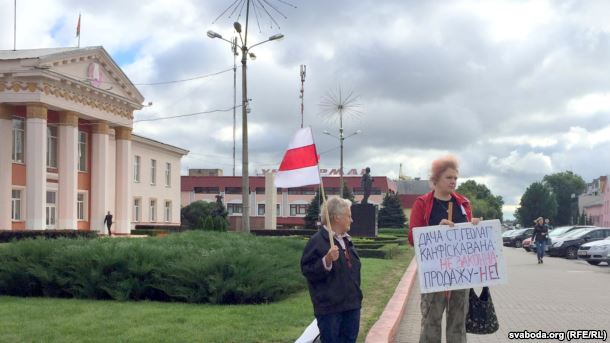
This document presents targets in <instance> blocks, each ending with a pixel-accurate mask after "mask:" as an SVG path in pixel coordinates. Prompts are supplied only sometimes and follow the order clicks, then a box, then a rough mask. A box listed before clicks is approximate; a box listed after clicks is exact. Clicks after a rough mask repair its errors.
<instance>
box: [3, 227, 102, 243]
mask: <svg viewBox="0 0 610 343" xmlns="http://www.w3.org/2000/svg"><path fill="white" fill-rule="evenodd" d="M60 237H64V238H95V237H97V232H95V231H79V230H26V231H9V230H6V231H4V230H0V243H6V242H10V241H13V240H22V239H27V238H60Z"/></svg>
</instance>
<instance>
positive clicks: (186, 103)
mask: <svg viewBox="0 0 610 343" xmlns="http://www.w3.org/2000/svg"><path fill="white" fill-rule="evenodd" d="M17 2H18V4H17V18H18V19H17V48H18V49H29V48H49V47H65V46H75V45H76V42H77V40H76V38H75V29H76V22H77V19H78V14H79V13H82V23H81V46H99V45H101V46H104V48H105V49H106V50H107V51H108V52H109V53H110V55H111V56H112V57H113V58H114V59H115V61H116V62H117V63H118V64H119V66H120V67H121V68H123V70H124V71H125V72H126V74H127V75H128V76H129V78H130V79H131V80H132V82H134V83H136V84H143V83H154V82H160V81H171V80H182V79H188V78H193V77H197V76H203V75H208V74H211V73H216V72H219V71H223V70H227V69H230V68H231V67H232V65H233V57H232V54H231V51H230V46H229V44H228V43H225V42H223V41H221V40H219V39H210V38H208V37H207V36H206V31H208V30H214V31H216V32H218V33H220V34H221V35H223V36H224V37H227V38H229V39H230V37H232V35H233V28H232V23H233V21H235V20H236V14H234V15H233V16H232V17H229V15H230V14H231V10H229V11H228V12H227V13H226V14H225V15H223V16H221V18H220V19H218V21H216V22H214V20H215V19H216V18H217V17H218V16H219V15H220V14H221V13H223V11H224V10H225V9H226V8H227V7H229V6H230V5H231V4H232V3H233V2H234V0H208V1H196V0H191V1H189V0H147V1H120V0H106V1H82V0H78V1H77V0H48V1H44V3H45V5H44V6H42V5H41V2H39V1H24V0H18V1H17ZM286 2H288V3H290V4H292V5H294V6H296V8H293V7H292V6H288V5H286V4H285V3H286ZM254 3H255V4H257V9H256V12H254V10H252V12H251V16H250V26H249V34H248V43H249V45H251V44H253V43H257V42H259V41H262V40H265V39H266V38H267V37H269V36H271V35H273V34H275V33H279V32H281V33H283V34H284V35H285V38H284V39H283V40H280V41H274V42H269V43H266V44H264V45H261V46H258V47H256V48H254V49H253V52H254V53H255V54H256V55H257V58H256V60H254V61H252V60H249V61H248V97H249V98H251V99H252V102H251V113H250V116H249V122H248V123H249V137H250V139H249V144H250V149H249V151H250V163H251V164H250V173H251V174H253V173H254V172H255V170H259V171H260V170H261V169H264V168H265V169H266V168H274V167H277V165H278V164H279V162H280V160H281V158H282V155H283V152H284V149H285V147H286V146H287V144H288V141H289V138H290V136H291V135H292V134H293V133H294V131H295V130H296V129H298V128H299V126H300V99H299V89H300V76H299V65H301V64H305V65H307V76H306V81H305V124H306V125H311V126H312V127H313V129H314V134H315V140H316V143H317V146H318V150H319V151H320V152H323V154H322V160H321V163H322V167H324V168H338V165H339V149H338V140H337V139H335V138H332V137H330V136H327V135H324V134H322V132H323V131H324V130H328V131H330V132H331V133H334V134H337V133H338V127H339V123H338V120H337V117H336V116H329V115H328V114H326V115H324V113H323V112H324V111H323V108H322V107H321V106H320V104H321V103H322V102H324V100H323V98H324V97H325V96H327V95H328V94H329V93H330V92H334V93H336V92H337V89H338V88H341V89H342V91H343V92H344V93H347V92H349V91H353V92H354V93H355V94H357V95H358V96H359V98H358V101H357V104H358V106H357V107H356V110H357V111H359V112H360V113H353V112H349V111H348V112H347V113H346V115H345V118H344V128H345V132H346V134H350V133H352V132H354V131H356V130H362V133H361V134H359V135H355V136H352V137H350V138H348V139H347V140H346V141H345V144H346V146H345V150H344V153H345V168H346V169H351V168H358V169H360V168H363V167H365V166H370V167H371V169H372V173H373V174H374V175H386V176H389V177H392V178H396V177H397V176H398V170H399V164H400V163H402V164H403V166H404V171H405V174H407V175H409V176H413V177H422V178H427V177H428V173H429V165H430V162H431V161H432V160H433V159H435V158H437V157H439V156H441V155H444V154H447V153H450V154H454V155H456V156H457V157H458V158H459V159H460V161H461V168H460V176H461V178H462V181H463V180H466V179H474V180H476V181H477V182H482V183H484V184H486V185H487V186H488V187H489V188H490V189H491V190H492V192H493V193H494V194H496V195H501V196H503V197H504V200H505V203H506V206H505V208H504V214H505V218H512V216H513V213H514V210H515V208H516V207H517V205H518V203H519V199H520V197H521V195H522V194H523V191H524V190H525V188H526V187H527V186H528V185H529V184H530V183H532V182H534V181H539V180H541V179H542V177H543V176H544V175H545V174H548V173H554V172H560V171H565V170H572V171H574V172H575V173H577V174H579V175H581V176H582V177H583V178H584V179H585V181H587V182H589V181H591V180H592V179H593V178H596V177H599V176H600V175H606V174H609V173H610V160H609V157H610V152H609V151H610V113H609V112H610V21H608V19H607V15H608V13H610V2H608V1H603V0H601V1H543V0H533V1H491V0H485V1H427V0H426V1H424V0H420V1H405V0H396V1H394V0H384V1H378V0H376V1H373V0H356V1H354V0H352V1H346V0H337V1H326V0H325V1H322V0H285V1H280V0H267V1H263V0H261V1H254ZM260 3H263V4H265V5H266V6H267V10H268V11H269V13H271V14H272V15H273V18H274V19H275V20H276V21H277V24H278V25H279V27H278V26H277V25H276V24H274V23H273V22H272V21H271V20H270V18H269V16H268V15H267V14H265V12H264V10H265V9H263V8H262V7H261V6H260ZM269 4H271V5H273V6H274V7H276V8H277V9H278V10H279V11H280V12H282V13H283V14H284V15H285V16H286V18H284V17H283V16H282V15H280V14H279V13H278V12H276V11H275V10H273V9H272V8H270V7H269ZM0 6H1V10H0V16H1V17H0V49H12V48H13V0H0ZM238 12H239V11H238ZM253 13H254V14H255V15H252V14H253ZM256 14H258V21H257V20H256ZM244 16H245V11H243V13H242V17H241V18H239V20H240V21H241V22H242V25H245V24H244V22H245V20H244ZM238 64H239V60H238ZM240 72H241V71H240V70H239V69H238V78H237V84H238V87H237V88H238V91H237V99H238V104H239V102H240V99H241V76H240ZM138 88H139V89H140V91H141V93H142V94H143V95H144V96H145V98H146V102H148V101H152V102H153V105H152V106H151V107H146V108H144V109H143V110H142V111H140V112H138V113H136V120H138V119H145V118H155V117H164V116H172V115H180V114H188V113H194V112H202V111H211V110H217V109H227V108H231V107H232V106H233V72H232V71H230V72H225V73H221V74H219V75H216V76H212V77H207V78H200V79H196V80H193V81H188V82H177V83H171V84H166V85H158V86H145V85H141V86H138ZM237 114H238V116H237V117H238V122H237V126H238V141H237V147H238V151H237V157H238V160H237V169H238V170H237V173H238V175H241V139H240V137H241V130H240V129H239V128H240V127H241V112H240V109H238V111H237ZM232 127H233V113H232V111H227V112H215V113H210V114H203V115H199V116H193V117H188V118H182V119H172V120H162V121H154V122H139V123H135V124H134V132H135V133H136V134H139V135H143V136H146V137H149V138H153V139H156V140H160V141H163V142H165V143H168V144H172V145H176V146H179V147H181V148H185V149H188V150H190V152H191V153H190V154H189V155H188V156H187V157H186V158H184V159H183V162H182V167H183V171H185V170H186V169H187V168H222V169H224V173H225V175H231V174H232V164H233V160H232V147H233V140H232Z"/></svg>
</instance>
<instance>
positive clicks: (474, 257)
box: [413, 219, 507, 293]
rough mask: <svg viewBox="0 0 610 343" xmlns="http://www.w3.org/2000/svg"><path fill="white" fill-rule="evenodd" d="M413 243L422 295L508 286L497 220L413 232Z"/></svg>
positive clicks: (420, 228) (421, 229)
mask: <svg viewBox="0 0 610 343" xmlns="http://www.w3.org/2000/svg"><path fill="white" fill-rule="evenodd" d="M413 242H414V247H415V257H416V258H417V271H418V276H419V285H420V290H421V293H430V292H439V291H446V290H452V289H465V288H472V287H483V286H492V285H497V284H502V283H506V282H507V275H506V265H505V263H504V256H503V254H502V237H501V226H500V221H499V220H497V219H495V220H485V221H481V222H480V223H479V224H478V225H472V224H471V223H460V224H455V226H454V227H449V226H447V225H438V226H427V227H419V228H415V230H414V231H413Z"/></svg>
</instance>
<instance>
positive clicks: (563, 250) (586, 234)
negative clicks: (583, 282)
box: [549, 227, 610, 259]
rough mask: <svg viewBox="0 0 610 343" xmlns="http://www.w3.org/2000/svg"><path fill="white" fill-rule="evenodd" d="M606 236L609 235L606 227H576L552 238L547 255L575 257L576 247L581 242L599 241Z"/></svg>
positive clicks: (609, 231)
mask: <svg viewBox="0 0 610 343" xmlns="http://www.w3.org/2000/svg"><path fill="white" fill-rule="evenodd" d="M608 236H610V229H608V228H599V227H597V228H580V229H576V230H573V231H571V232H568V233H567V234H565V235H562V236H560V237H559V238H557V239H553V244H552V245H551V248H550V249H549V255H551V256H561V257H566V258H569V259H575V258H577V257H578V248H579V247H580V246H581V245H582V244H584V243H589V242H595V241H599V240H602V239H604V238H606V237H608Z"/></svg>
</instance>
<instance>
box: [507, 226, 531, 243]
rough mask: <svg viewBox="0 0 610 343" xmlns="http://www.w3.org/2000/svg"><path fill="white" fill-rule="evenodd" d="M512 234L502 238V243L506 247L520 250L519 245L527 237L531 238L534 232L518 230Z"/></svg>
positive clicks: (529, 229) (527, 229)
mask: <svg viewBox="0 0 610 343" xmlns="http://www.w3.org/2000/svg"><path fill="white" fill-rule="evenodd" d="M513 231H514V232H513V234H512V235H510V236H506V237H502V243H503V244H504V245H505V246H508V247H515V248H521V243H522V242H523V240H524V239H526V238H527V237H531V236H532V233H533V232H534V229H533V228H525V229H519V230H513Z"/></svg>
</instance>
